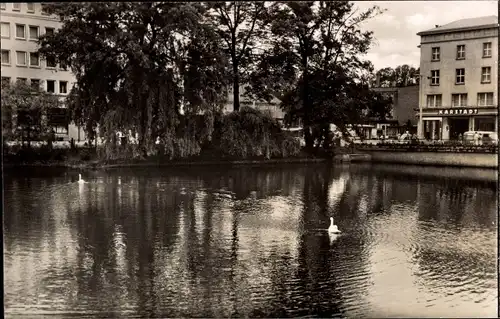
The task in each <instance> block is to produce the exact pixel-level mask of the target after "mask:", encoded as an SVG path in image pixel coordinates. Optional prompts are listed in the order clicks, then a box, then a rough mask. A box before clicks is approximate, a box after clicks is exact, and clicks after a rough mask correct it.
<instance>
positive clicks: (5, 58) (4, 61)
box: [2, 50, 10, 64]
mask: <svg viewBox="0 0 500 319" xmlns="http://www.w3.org/2000/svg"><path fill="white" fill-rule="evenodd" d="M2 64H10V51H9V50H2Z"/></svg>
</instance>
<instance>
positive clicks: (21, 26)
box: [16, 24, 26, 39]
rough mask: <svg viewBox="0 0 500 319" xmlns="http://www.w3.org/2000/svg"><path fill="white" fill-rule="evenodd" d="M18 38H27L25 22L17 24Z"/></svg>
mask: <svg viewBox="0 0 500 319" xmlns="http://www.w3.org/2000/svg"><path fill="white" fill-rule="evenodd" d="M16 38H17V39H26V27H25V25H24V24H16Z"/></svg>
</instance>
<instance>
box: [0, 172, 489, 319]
mask: <svg viewBox="0 0 500 319" xmlns="http://www.w3.org/2000/svg"><path fill="white" fill-rule="evenodd" d="M78 173H82V176H83V178H84V179H85V180H86V181H87V183H84V184H79V183H77V180H78ZM4 174H5V176H4V178H5V180H4V305H5V314H6V316H7V317H9V316H12V315H18V314H20V315H25V316H31V315H35V314H42V315H49V314H50V315H51V317H53V316H57V315H59V316H61V317H65V316H68V315H85V316H88V317H99V318H102V317H116V318H125V317H148V318H151V317H228V316H233V317H296V316H312V317H332V316H333V317H374V316H377V317H387V316H392V317H394V316H402V317H411V316H413V317H439V316H444V317H450V316H454V317H494V316H496V315H497V295H498V293H497V268H496V266H497V261H496V260H497V192H496V175H497V172H496V171H488V170H478V169H475V170H474V169H438V168H422V167H409V166H395V165H390V166H386V165H361V164H360V165H350V166H339V167H330V166H327V165H310V166H305V165H302V166H296V165H288V166H284V167H275V166H274V167H271V166H269V167H239V168H224V167H210V168H207V167H205V168H199V169H194V168H184V169H180V168H176V169H159V168H148V169H116V170H107V171H85V172H78V171H66V170H55V169H50V170H47V169H44V170H39V171H35V170H22V171H13V170H10V171H5V173H4ZM330 216H332V217H334V221H335V224H336V225H338V227H339V228H340V230H342V234H340V235H339V236H336V237H332V236H329V235H328V233H327V232H326V229H327V228H328V226H329V223H330V221H329V217H330Z"/></svg>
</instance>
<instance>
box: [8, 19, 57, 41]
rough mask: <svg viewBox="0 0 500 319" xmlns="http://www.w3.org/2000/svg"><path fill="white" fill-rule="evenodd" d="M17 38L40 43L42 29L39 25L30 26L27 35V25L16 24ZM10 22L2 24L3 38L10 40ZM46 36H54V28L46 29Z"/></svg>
mask: <svg viewBox="0 0 500 319" xmlns="http://www.w3.org/2000/svg"><path fill="white" fill-rule="evenodd" d="M15 26H16V32H15V38H16V39H18V40H30V41H38V38H39V37H40V27H39V26H37V25H28V26H27V27H28V28H27V30H28V32H27V33H28V34H26V24H19V23H16V24H15ZM10 29H11V28H10V22H2V30H1V31H2V38H6V39H10V34H11V32H10ZM45 34H54V28H51V27H45Z"/></svg>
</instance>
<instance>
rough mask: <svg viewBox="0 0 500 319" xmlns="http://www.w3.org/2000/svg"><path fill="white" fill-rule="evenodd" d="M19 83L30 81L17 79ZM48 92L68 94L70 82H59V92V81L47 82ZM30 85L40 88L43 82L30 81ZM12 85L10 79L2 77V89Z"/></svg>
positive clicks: (38, 80)
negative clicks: (57, 89)
mask: <svg viewBox="0 0 500 319" xmlns="http://www.w3.org/2000/svg"><path fill="white" fill-rule="evenodd" d="M16 80H17V81H18V82H24V83H27V82H28V79H26V78H17V79H16ZM46 82H47V92H48V93H54V94H56V93H58V94H68V81H59V91H58V92H56V88H57V81H56V80H47V81H46ZM30 84H31V86H32V87H33V88H35V89H38V88H40V84H41V80H40V79H30ZM9 85H10V78H9V77H3V76H2V88H4V87H7V86H9Z"/></svg>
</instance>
